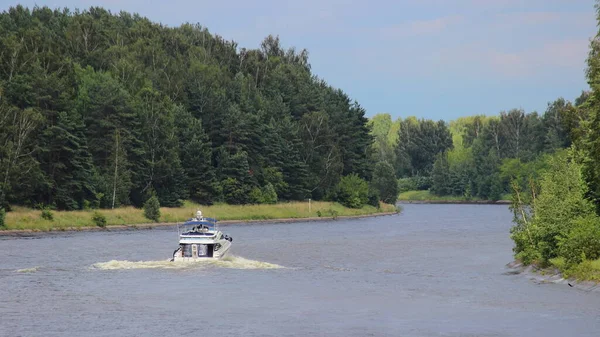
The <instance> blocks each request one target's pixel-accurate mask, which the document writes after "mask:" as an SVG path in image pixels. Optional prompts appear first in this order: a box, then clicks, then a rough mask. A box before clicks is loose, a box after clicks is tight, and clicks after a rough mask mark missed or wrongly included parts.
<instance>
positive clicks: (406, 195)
mask: <svg viewBox="0 0 600 337" xmlns="http://www.w3.org/2000/svg"><path fill="white" fill-rule="evenodd" d="M500 199H501V200H510V194H505V195H503V196H502V198H500ZM398 200H401V201H482V199H481V198H477V197H472V198H469V199H467V198H466V197H464V196H455V195H444V196H437V195H434V194H433V193H431V192H430V191H429V190H425V191H406V192H402V193H400V195H399V196H398Z"/></svg>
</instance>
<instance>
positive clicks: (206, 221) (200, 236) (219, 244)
mask: <svg viewBox="0 0 600 337" xmlns="http://www.w3.org/2000/svg"><path fill="white" fill-rule="evenodd" d="M180 230H181V231H180ZM177 232H178V233H179V247H178V248H177V249H176V250H175V251H174V252H173V259H171V261H198V260H205V259H221V258H223V257H225V255H226V254H227V253H228V252H229V249H230V248H231V242H232V241H233V239H232V238H231V237H230V236H228V235H225V234H223V232H221V231H220V230H219V228H218V225H217V220H216V219H214V218H205V217H203V216H202V211H200V210H199V211H198V212H196V217H195V218H191V219H189V220H187V221H186V222H185V223H183V225H181V226H179V225H178V226H177Z"/></svg>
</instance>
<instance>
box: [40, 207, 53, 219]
mask: <svg viewBox="0 0 600 337" xmlns="http://www.w3.org/2000/svg"><path fill="white" fill-rule="evenodd" d="M40 216H41V217H42V219H44V220H48V221H53V220H54V214H52V211H51V210H50V209H48V208H44V209H42V214H41V215H40Z"/></svg>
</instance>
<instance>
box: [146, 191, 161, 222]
mask: <svg viewBox="0 0 600 337" xmlns="http://www.w3.org/2000/svg"><path fill="white" fill-rule="evenodd" d="M144 216H145V217H146V218H148V219H150V220H152V221H154V222H158V220H160V202H159V201H158V197H157V196H156V194H153V195H152V196H151V197H150V199H148V200H146V202H145V203H144Z"/></svg>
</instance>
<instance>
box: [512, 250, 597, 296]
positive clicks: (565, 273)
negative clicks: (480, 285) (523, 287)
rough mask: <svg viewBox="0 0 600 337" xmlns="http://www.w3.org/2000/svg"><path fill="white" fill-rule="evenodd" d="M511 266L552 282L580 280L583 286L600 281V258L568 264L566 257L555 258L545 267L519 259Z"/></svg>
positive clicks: (595, 285) (595, 284)
mask: <svg viewBox="0 0 600 337" xmlns="http://www.w3.org/2000/svg"><path fill="white" fill-rule="evenodd" d="M509 267H511V268H513V269H518V270H519V272H523V271H529V272H530V273H532V274H535V275H539V276H540V277H541V278H542V279H543V280H548V281H550V282H558V281H560V282H563V283H565V282H568V283H575V282H580V283H582V285H583V286H590V285H593V286H594V287H597V285H598V284H599V283H600V259H597V260H584V261H582V262H580V263H577V264H573V265H571V266H568V265H567V264H566V262H565V259H564V258H554V259H551V260H550V265H549V266H545V267H541V266H540V265H539V264H537V263H532V264H530V265H523V263H522V262H521V261H519V260H517V261H514V262H512V263H510V264H509ZM599 290H600V289H599Z"/></svg>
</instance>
